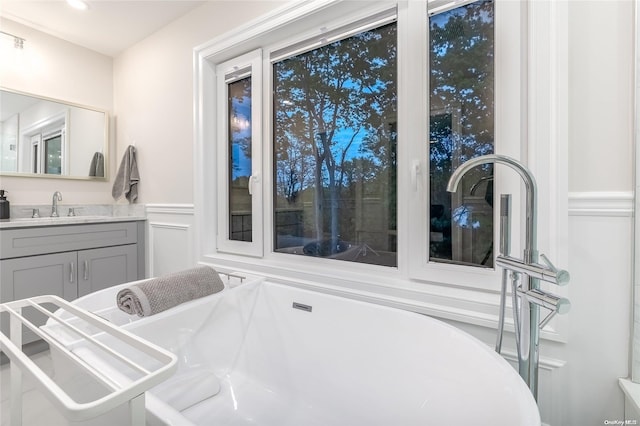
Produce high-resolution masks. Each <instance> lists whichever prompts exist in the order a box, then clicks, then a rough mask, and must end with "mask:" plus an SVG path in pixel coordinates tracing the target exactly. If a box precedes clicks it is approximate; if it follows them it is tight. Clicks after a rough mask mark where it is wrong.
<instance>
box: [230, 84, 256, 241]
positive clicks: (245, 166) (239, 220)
mask: <svg viewBox="0 0 640 426" xmlns="http://www.w3.org/2000/svg"><path fill="white" fill-rule="evenodd" d="M227 88H228V111H229V175H230V176H229V239H230V240H237V241H251V238H252V235H251V194H249V178H250V177H251V77H246V78H243V79H242V80H237V81H234V82H232V83H229V84H228V85H227Z"/></svg>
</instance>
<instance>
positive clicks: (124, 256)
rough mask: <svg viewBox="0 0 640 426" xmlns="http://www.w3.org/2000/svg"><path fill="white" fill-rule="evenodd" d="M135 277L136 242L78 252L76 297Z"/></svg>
mask: <svg viewBox="0 0 640 426" xmlns="http://www.w3.org/2000/svg"><path fill="white" fill-rule="evenodd" d="M137 279H138V251H137V247H136V244H129V245H124V246H116V247H105V248H100V249H92V250H81V251H79V252H78V297H82V296H84V295H86V294H89V293H93V292H94V291H98V290H102V289H103V288H107V287H111V286H114V285H116V284H122V283H126V282H129V281H135V280H137Z"/></svg>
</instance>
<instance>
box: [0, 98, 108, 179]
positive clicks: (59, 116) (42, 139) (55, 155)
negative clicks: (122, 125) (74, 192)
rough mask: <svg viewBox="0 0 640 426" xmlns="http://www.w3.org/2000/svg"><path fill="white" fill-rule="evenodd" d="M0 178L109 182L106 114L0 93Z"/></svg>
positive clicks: (93, 109) (56, 101) (67, 104)
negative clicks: (16, 177) (1, 176)
mask: <svg viewBox="0 0 640 426" xmlns="http://www.w3.org/2000/svg"><path fill="white" fill-rule="evenodd" d="M0 106H1V108H0V175H3V176H24V177H46V178H66V179H87V180H106V179H107V178H108V176H107V171H108V152H109V138H108V128H109V117H108V114H107V112H106V111H102V110H99V109H96V108H93V107H89V106H85V105H78V104H73V103H69V102H65V101H61V100H57V99H51V98H46V97H42V96H37V95H33V94H28V93H23V92H17V91H14V90H10V89H6V88H0Z"/></svg>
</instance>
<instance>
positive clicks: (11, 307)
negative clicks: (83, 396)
mask: <svg viewBox="0 0 640 426" xmlns="http://www.w3.org/2000/svg"><path fill="white" fill-rule="evenodd" d="M45 303H46V304H53V305H55V306H56V307H57V308H58V309H62V310H64V311H67V312H68V313H70V314H72V315H71V318H67V319H61V318H60V316H59V315H54V313H53V312H52V311H50V310H48V309H45V308H44V307H43V306H41V305H42V304H45ZM25 307H30V308H34V309H36V310H37V311H39V312H41V313H43V314H44V315H46V316H48V317H49V318H51V319H53V321H54V322H55V323H56V326H58V331H60V330H64V331H65V332H67V333H68V332H70V333H71V335H73V336H74V337H75V336H77V337H78V339H76V340H77V341H76V342H74V345H73V346H74V347H77V346H78V345H80V346H83V347H91V348H92V349H93V350H95V349H97V350H95V352H96V353H98V352H99V353H100V355H101V356H105V355H106V356H107V357H110V358H112V359H114V360H117V362H119V363H124V364H125V365H126V366H127V367H129V368H131V369H132V370H134V371H136V372H137V374H139V375H140V377H137V378H136V379H134V380H131V382H129V383H126V384H122V383H117V382H115V381H114V380H111V379H110V378H109V377H108V375H107V374H105V373H104V372H101V371H100V370H99V369H98V368H97V367H96V366H95V365H92V364H90V363H88V362H87V361H85V360H84V359H82V358H81V357H80V356H78V355H77V354H76V353H74V352H73V349H70V347H69V346H68V345H65V344H63V343H62V342H61V341H60V335H58V336H56V334H57V333H56V332H53V333H52V332H51V329H50V328H49V327H44V328H40V327H38V326H36V325H34V324H33V323H32V322H31V321H29V320H28V319H26V318H25V317H24V316H23V315H22V308H25ZM2 312H7V313H8V314H9V317H10V320H9V336H7V335H5V334H4V333H3V332H0V351H2V352H4V353H5V354H6V355H7V356H8V357H9V360H10V365H9V368H10V379H11V386H10V388H11V397H10V407H11V412H10V424H11V425H13V426H20V425H22V377H23V376H22V375H23V374H27V375H29V376H30V377H31V378H32V379H33V380H34V382H35V383H36V386H37V388H38V389H39V390H40V391H41V392H42V393H43V394H44V396H45V397H47V399H48V400H49V401H50V402H51V403H52V404H53V405H54V406H55V407H56V408H57V409H58V410H60V412H61V414H62V415H64V416H65V418H66V419H67V420H69V421H82V420H87V419H91V418H94V417H97V416H100V415H102V414H105V413H106V412H108V411H109V410H112V409H114V408H115V407H117V406H119V405H121V404H124V403H127V402H128V403H129V409H130V419H131V424H132V425H135V426H138V425H139V426H143V425H144V424H145V397H144V393H145V392H146V391H147V390H148V389H150V388H152V387H153V386H155V385H157V384H159V383H161V382H162V381H164V380H165V379H167V378H168V377H170V376H171V375H172V374H173V373H174V372H175V370H176V368H177V357H176V356H175V355H174V354H173V353H171V352H169V351H167V350H165V349H163V348H160V347H159V346H156V345H154V344H152V343H149V342H147V341H145V340H143V339H141V338H140V337H137V336H135V335H133V334H131V333H129V332H127V331H126V330H122V329H120V328H118V327H116V326H114V325H112V324H111V323H109V322H108V321H106V320H104V319H102V318H100V317H98V316H96V315H94V314H92V313H90V312H88V311H85V310H83V309H80V308H78V307H77V306H74V305H72V304H71V303H69V302H67V301H65V300H63V299H61V298H60V297H57V296H52V295H49V296H37V297H33V298H28V299H22V300H16V301H12V302H7V303H4V304H0V313H2ZM72 319H75V320H76V321H77V319H80V320H82V321H84V322H86V323H87V324H89V325H90V326H92V327H95V330H96V333H94V334H93V335H89V334H87V333H86V332H84V331H82V330H80V329H79V328H78V327H76V326H74V325H72V324H70V323H69V321H70V320H72ZM23 325H24V326H25V327H27V328H28V329H29V330H31V331H32V332H34V333H35V334H36V335H38V336H39V337H40V338H41V339H43V340H44V341H45V342H46V343H48V344H49V346H50V348H55V349H57V350H58V351H59V352H60V353H61V354H62V355H64V356H65V357H66V358H67V359H69V360H71V361H73V362H74V363H75V364H76V365H77V366H78V368H82V369H83V370H84V371H85V372H87V373H89V374H90V375H91V376H92V377H93V378H95V379H96V380H97V381H99V382H100V383H102V384H103V385H105V386H106V387H107V389H110V390H111V392H110V393H108V394H107V395H105V396H102V397H100V398H97V399H95V400H93V401H90V402H83V403H79V402H77V401H75V400H74V399H73V398H72V397H70V396H69V395H68V394H67V393H66V392H65V391H64V390H63V389H62V388H60V386H58V384H57V383H56V382H55V381H54V380H52V379H51V378H50V377H49V376H48V375H47V374H46V373H44V372H43V371H42V370H41V369H40V367H38V366H37V365H36V364H35V363H34V362H33V361H32V360H31V359H30V358H29V357H28V356H27V355H26V354H25V353H24V352H23V351H22V326H23ZM97 334H101V335H105V334H106V335H108V336H109V337H110V338H115V339H118V345H115V346H118V347H121V344H124V345H125V347H126V348H128V349H129V350H131V349H133V350H134V351H135V352H136V353H138V354H143V355H144V356H146V357H148V360H149V361H151V362H152V363H154V364H155V365H156V368H153V369H149V368H145V367H143V366H141V365H140V364H138V363H137V362H134V361H132V360H131V359H129V358H128V357H127V355H125V354H123V353H121V352H119V351H117V350H115V349H113V348H112V347H109V346H107V345H105V344H104V343H102V342H101V341H100V340H101V339H100V338H96V337H97ZM101 337H102V336H101ZM78 342H79V343H78ZM158 364H159V366H157V365H158Z"/></svg>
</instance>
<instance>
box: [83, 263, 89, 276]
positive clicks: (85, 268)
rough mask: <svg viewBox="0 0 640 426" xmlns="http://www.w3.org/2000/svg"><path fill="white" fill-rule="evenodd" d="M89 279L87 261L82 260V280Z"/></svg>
mask: <svg viewBox="0 0 640 426" xmlns="http://www.w3.org/2000/svg"><path fill="white" fill-rule="evenodd" d="M88 279H89V262H87V261H86V260H85V261H84V280H85V281H87V280H88Z"/></svg>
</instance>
